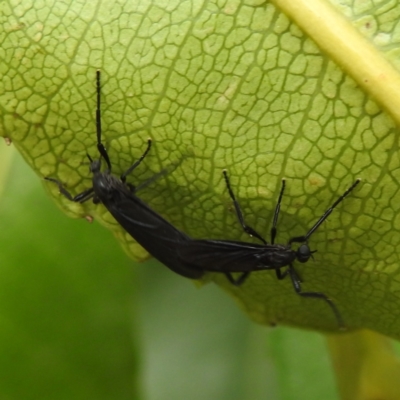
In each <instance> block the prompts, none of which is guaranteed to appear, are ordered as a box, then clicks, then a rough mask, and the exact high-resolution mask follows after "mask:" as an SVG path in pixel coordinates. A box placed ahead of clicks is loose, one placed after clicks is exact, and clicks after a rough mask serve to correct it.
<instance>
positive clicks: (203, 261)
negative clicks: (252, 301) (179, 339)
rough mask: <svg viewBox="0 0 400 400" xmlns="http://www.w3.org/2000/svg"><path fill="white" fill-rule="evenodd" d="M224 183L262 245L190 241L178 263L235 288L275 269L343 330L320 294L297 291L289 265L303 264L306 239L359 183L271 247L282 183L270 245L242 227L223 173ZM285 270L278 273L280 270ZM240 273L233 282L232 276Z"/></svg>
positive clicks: (295, 276)
mask: <svg viewBox="0 0 400 400" xmlns="http://www.w3.org/2000/svg"><path fill="white" fill-rule="evenodd" d="M223 173H224V178H225V182H226V185H227V188H228V191H229V195H230V197H231V199H232V201H233V204H234V206H235V210H236V214H237V217H238V219H239V222H240V224H241V226H242V228H243V230H244V231H245V232H246V233H248V234H249V235H250V236H254V237H255V238H257V239H258V240H260V241H261V242H262V244H253V243H247V242H240V241H234V240H191V241H187V242H185V243H182V244H181V246H179V248H178V252H179V255H180V257H181V258H182V260H184V261H185V263H186V264H187V265H188V266H190V268H198V269H199V270H202V271H210V272H222V273H224V274H225V275H226V277H227V278H228V280H229V281H230V282H231V283H232V284H234V285H236V286H239V285H241V284H242V283H243V282H244V281H245V280H246V278H247V277H248V276H249V274H250V273H252V272H255V271H263V270H271V269H272V270H275V273H276V276H277V278H278V279H283V278H285V277H286V276H287V275H289V277H290V279H291V281H292V284H293V287H294V290H295V292H296V293H297V294H299V295H300V296H303V297H314V298H319V299H322V300H324V301H325V302H326V303H328V304H329V306H330V307H331V309H332V311H333V312H334V314H335V316H336V319H337V321H338V324H339V326H340V327H344V324H343V320H342V317H341V315H340V313H339V310H338V309H337V308H336V306H335V304H334V303H333V302H332V300H331V299H329V298H328V297H327V296H326V295H325V294H324V293H320V292H303V291H302V288H301V279H300V278H299V276H298V274H297V273H296V270H295V269H294V267H293V262H294V261H298V262H300V263H305V262H307V261H308V260H309V259H310V257H312V254H313V253H314V252H315V251H311V250H310V247H309V246H308V239H309V238H310V236H311V235H312V234H313V233H314V232H315V231H316V230H317V229H318V227H319V226H320V225H321V224H322V223H323V222H324V221H325V220H326V219H327V218H328V216H329V215H330V214H331V213H332V211H333V210H334V209H335V208H336V206H337V205H338V204H339V203H341V202H342V201H343V199H344V198H345V197H346V196H347V195H348V194H349V193H350V192H351V191H352V190H353V189H354V188H355V187H356V186H357V185H358V184H359V183H360V180H359V179H357V180H356V181H355V182H354V183H353V185H352V186H351V187H350V188H349V189H347V190H346V191H345V192H344V193H343V194H342V195H341V196H340V197H339V198H338V199H337V200H336V201H335V202H334V203H333V205H332V206H331V207H330V208H328V209H327V210H326V211H325V213H324V214H323V215H322V217H321V218H319V220H318V221H317V222H316V223H315V224H314V226H313V227H312V228H311V229H310V230H309V231H308V232H307V233H306V234H305V235H304V236H296V237H292V238H291V239H290V240H289V243H288V244H286V245H285V244H275V237H276V232H277V230H276V225H277V222H278V216H279V211H280V207H281V201H282V197H283V193H284V190H285V181H284V180H283V181H282V188H281V191H280V194H279V198H278V202H277V205H276V208H275V212H274V218H273V222H272V228H271V243H270V244H269V243H267V242H266V241H265V240H264V238H263V237H262V236H261V235H260V234H259V233H257V232H256V231H255V230H254V229H253V228H251V227H250V226H248V225H246V223H245V221H244V217H243V213H242V210H241V209H240V206H239V203H238V201H237V200H236V197H235V195H234V193H233V191H232V188H231V185H230V182H229V178H228V174H227V172H226V171H223ZM293 243H301V245H300V246H299V247H298V248H297V249H296V250H294V249H292V244H293ZM284 267H286V270H284V271H283V272H282V270H281V269H282V268H284ZM235 272H242V274H241V275H240V276H239V277H238V278H237V279H235V278H234V277H233V276H232V273H235Z"/></svg>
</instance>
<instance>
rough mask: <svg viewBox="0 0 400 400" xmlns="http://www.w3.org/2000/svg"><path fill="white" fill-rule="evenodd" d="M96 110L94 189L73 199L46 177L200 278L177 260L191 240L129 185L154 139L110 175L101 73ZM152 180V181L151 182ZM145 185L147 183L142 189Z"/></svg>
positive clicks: (185, 272)
mask: <svg viewBox="0 0 400 400" xmlns="http://www.w3.org/2000/svg"><path fill="white" fill-rule="evenodd" d="M96 87H97V109H96V131H97V149H98V151H99V153H100V158H99V159H98V160H92V158H91V157H90V156H89V155H88V158H89V160H90V171H91V172H92V174H93V178H92V184H93V186H92V187H91V188H89V189H87V190H85V191H83V192H82V193H79V194H77V195H76V196H72V195H71V194H70V193H69V192H68V191H67V190H66V189H65V187H64V186H63V184H62V183H61V182H60V181H58V180H57V179H54V178H45V179H46V180H48V181H51V182H54V183H56V184H57V185H58V187H59V190H60V193H61V194H63V195H64V196H65V197H67V198H68V199H69V200H71V201H74V202H77V203H83V202H85V201H87V200H89V199H91V198H92V199H93V202H94V203H96V204H97V203H102V204H103V205H104V206H105V207H106V208H107V210H108V211H109V212H110V213H111V215H112V216H113V217H114V218H115V219H116V221H117V222H118V223H119V224H120V225H121V226H122V227H123V228H124V229H125V231H126V232H128V233H129V235H131V236H132V237H133V238H134V239H135V240H136V241H137V242H138V243H139V244H140V245H141V246H142V247H143V248H144V249H146V250H147V251H148V252H149V253H150V254H151V255H152V256H153V257H154V258H156V259H157V260H158V261H160V262H161V263H163V264H164V265H166V266H167V267H168V268H169V269H171V270H172V271H174V272H176V273H177V274H179V275H182V276H184V277H186V278H191V279H198V278H200V277H201V276H202V275H203V271H201V270H200V269H192V268H189V267H188V266H187V265H186V264H184V263H183V262H182V261H181V260H180V258H178V257H177V251H176V248H177V246H178V245H180V244H181V243H182V242H186V241H188V240H190V238H189V237H188V236H187V235H185V234H184V233H183V232H181V231H179V230H178V229H176V228H175V227H174V226H173V225H172V224H170V223H169V222H168V221H166V220H165V219H164V218H163V217H161V215H159V214H158V213H156V212H155V211H154V210H152V209H151V208H150V207H149V206H148V205H147V204H146V203H145V202H143V201H142V200H141V199H140V198H139V197H137V196H136V195H135V193H136V192H137V190H138V188H135V187H134V186H132V185H131V184H129V183H126V178H127V176H128V175H129V174H130V173H132V172H133V171H134V170H135V169H136V168H137V167H138V166H139V165H140V163H141V162H142V161H143V159H144V158H145V157H146V155H147V153H148V152H149V150H150V148H151V140H150V139H149V140H148V142H147V148H146V150H145V152H144V153H143V155H142V156H141V157H140V158H139V159H138V160H137V161H136V162H135V163H133V164H132V165H131V166H130V167H129V168H128V169H127V170H126V171H125V172H124V173H123V174H122V175H121V176H120V177H117V176H115V175H113V174H112V173H111V162H110V159H109V157H108V153H107V151H106V148H105V147H104V145H103V144H102V142H101V114H100V71H97V75H96ZM102 159H104V161H105V163H106V164H107V168H106V169H105V170H104V172H102V171H101V160H102ZM151 181H153V179H152V178H150V180H149V182H151ZM143 186H146V182H145V183H144V184H142V185H141V186H140V187H143Z"/></svg>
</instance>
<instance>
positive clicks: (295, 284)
mask: <svg viewBox="0 0 400 400" xmlns="http://www.w3.org/2000/svg"><path fill="white" fill-rule="evenodd" d="M287 272H288V273H289V276H290V279H291V280H292V284H293V288H294V290H295V291H296V293H297V294H298V295H300V296H303V297H312V298H315V299H321V300H324V301H325V302H326V303H328V305H329V307H330V308H331V309H332V311H333V313H334V314H335V317H336V320H337V322H338V325H339V328H340V329H345V325H344V322H343V319H342V316H341V315H340V312H339V310H338V309H337V307H336V306H335V304H334V303H333V301H332V300H331V299H329V298H328V297H327V296H326V295H325V294H324V293H319V292H302V291H301V285H300V281H299V280H298V276H297V273H296V271H295V270H294V268H293V266H292V265H289V266H288V269H287Z"/></svg>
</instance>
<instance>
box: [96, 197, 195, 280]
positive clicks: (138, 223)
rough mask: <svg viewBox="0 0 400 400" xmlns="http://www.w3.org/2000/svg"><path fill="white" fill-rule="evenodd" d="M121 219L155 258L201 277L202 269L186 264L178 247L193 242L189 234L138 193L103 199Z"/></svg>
mask: <svg viewBox="0 0 400 400" xmlns="http://www.w3.org/2000/svg"><path fill="white" fill-rule="evenodd" d="M103 204H104V205H105V206H106V207H107V209H108V211H109V212H110V213H111V214H112V216H113V217H114V218H115V219H116V220H117V222H118V223H119V224H120V225H121V226H122V227H123V228H124V229H125V230H126V231H127V232H128V233H129V234H130V235H131V236H132V237H133V239H135V240H136V241H137V242H138V243H139V244H140V245H141V246H142V247H143V248H144V249H146V250H147V251H148V252H149V253H150V254H151V255H152V256H153V257H154V258H156V259H157V260H158V261H160V262H162V263H163V264H164V265H165V266H167V267H168V268H169V269H171V270H172V271H174V272H176V273H177V274H179V275H182V276H184V277H186V278H191V279H199V278H200V277H201V276H202V275H203V271H202V270H201V269H195V268H191V267H189V266H188V265H186V264H185V263H184V262H183V261H182V260H181V259H180V258H179V257H178V254H177V248H178V247H179V246H180V245H181V244H182V243H185V242H188V241H190V240H191V239H190V238H189V236H187V235H186V234H184V233H183V232H181V231H180V230H178V229H176V228H175V227H174V226H173V225H172V224H170V223H169V222H168V221H167V220H165V219H164V218H163V217H162V216H161V215H159V214H158V213H156V212H155V211H154V210H152V209H151V208H150V207H149V206H148V205H147V204H146V203H145V202H143V201H142V200H141V199H139V198H138V197H137V196H135V195H134V194H131V193H129V194H127V193H121V192H119V193H118V196H114V197H113V200H112V201H110V202H107V201H103Z"/></svg>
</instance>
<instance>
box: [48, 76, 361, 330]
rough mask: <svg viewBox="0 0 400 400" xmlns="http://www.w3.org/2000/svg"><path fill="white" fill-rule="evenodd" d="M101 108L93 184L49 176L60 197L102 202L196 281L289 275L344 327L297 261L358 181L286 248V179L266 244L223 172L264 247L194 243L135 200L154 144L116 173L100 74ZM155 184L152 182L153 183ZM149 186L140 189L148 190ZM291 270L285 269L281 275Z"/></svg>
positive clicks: (246, 228) (225, 242)
mask: <svg viewBox="0 0 400 400" xmlns="http://www.w3.org/2000/svg"><path fill="white" fill-rule="evenodd" d="M96 87H97V109H96V131H97V149H98V151H99V154H100V158H99V159H98V160H92V158H91V157H90V156H89V155H88V158H89V160H90V171H91V172H92V174H93V177H92V184H93V186H92V187H91V188H89V189H87V190H85V191H83V192H82V193H80V194H78V195H76V196H75V197H74V196H72V195H71V194H70V193H69V192H68V191H67V190H66V188H65V187H64V186H63V184H62V183H61V182H60V181H58V180H57V179H54V178H45V179H47V180H49V181H52V182H54V183H56V184H57V185H58V187H59V190H60V192H61V194H63V195H64V196H65V197H67V198H68V199H69V200H71V201H74V202H78V203H83V202H85V201H87V200H89V199H90V198H92V199H93V202H94V203H102V204H103V205H104V206H105V207H106V208H107V210H108V211H109V212H110V213H111V214H112V216H113V217H114V218H115V219H116V221H117V222H118V223H119V224H120V225H121V226H122V227H123V228H124V229H125V231H126V232H128V233H129V234H130V235H131V236H132V237H133V238H134V239H135V240H136V241H137V242H138V243H139V244H140V245H141V246H142V247H143V248H145V249H146V250H147V251H148V252H149V253H150V254H151V255H152V256H153V257H155V258H156V259H157V260H159V261H160V262H161V263H163V264H164V265H166V266H167V267H168V268H170V269H171V270H172V271H174V272H176V273H177V274H179V275H182V276H184V277H187V278H191V279H199V278H201V277H202V276H203V274H204V272H205V271H212V272H221V273H224V274H225V275H226V276H227V278H228V279H229V281H230V282H231V283H232V284H234V285H236V286H239V285H241V284H242V283H243V282H244V281H245V280H246V278H247V277H248V275H249V274H250V273H251V272H254V271H260V270H270V269H273V270H275V272H276V276H277V278H278V279H283V278H284V277H285V276H287V275H289V277H290V278H291V281H292V284H293V287H294V290H295V292H296V293H297V294H299V295H300V296H303V297H313V298H319V299H322V300H324V301H325V302H327V303H328V304H329V306H330V307H331V309H332V310H333V312H334V314H335V316H336V319H337V321H338V324H339V326H341V327H343V321H342V318H341V315H340V313H339V311H338V309H337V308H336V306H335V305H334V303H333V302H332V300H330V299H329V298H328V297H327V296H326V295H325V294H323V293H320V292H303V291H302V289H301V280H300V279H299V276H298V275H297V273H296V271H295V269H294V267H293V262H294V261H299V262H301V263H304V262H306V261H308V260H309V258H310V257H311V255H312V253H313V251H311V250H310V248H309V246H308V244H307V242H308V239H309V238H310V236H311V235H312V234H313V233H314V232H315V231H316V230H317V228H318V227H319V226H320V225H321V224H322V223H323V222H324V221H325V219H326V218H327V217H328V216H329V215H330V214H331V213H332V211H333V210H334V208H335V207H336V206H337V205H338V204H339V203H341V202H342V201H343V199H344V198H345V197H346V196H347V195H348V194H349V193H350V192H351V191H352V190H353V189H354V188H355V187H356V186H357V185H358V183H359V180H357V181H355V182H354V184H353V185H352V186H351V187H350V188H349V189H348V190H346V191H345V192H344V193H343V195H342V196H340V197H339V198H338V199H337V200H336V202H334V204H333V205H332V206H331V207H330V208H329V209H328V210H327V211H326V212H325V213H324V214H323V216H322V217H321V218H320V219H319V220H318V221H317V222H316V223H315V224H314V226H313V227H312V228H311V229H310V230H309V231H308V232H307V233H306V234H305V235H304V236H298V237H293V238H291V239H290V240H289V243H288V244H287V245H282V244H275V236H276V231H277V229H276V225H277V221H278V216H279V210H280V206H281V201H282V197H283V193H284V189H285V181H283V182H282V189H281V192H280V195H279V199H278V202H277V205H276V208H275V213H274V219H273V223H272V228H271V243H269V244H268V243H267V242H266V241H265V240H264V239H263V238H262V236H261V235H260V234H258V233H257V232H256V231H255V230H254V229H253V228H251V227H249V226H248V225H246V224H245V222H244V217H243V214H242V211H241V209H240V206H239V203H238V201H237V200H236V198H235V196H234V194H233V191H232V189H231V186H230V183H229V179H228V175H227V173H226V171H224V178H225V182H226V185H227V188H228V191H229V194H230V197H231V199H232V201H233V203H234V206H235V210H236V214H237V216H238V219H239V221H240V224H241V225H242V228H243V229H244V231H245V232H247V233H248V234H249V235H251V236H253V237H255V238H257V239H258V240H260V241H261V242H262V244H252V243H247V242H240V241H232V240H195V239H192V238H190V237H189V236H188V235H186V234H185V233H183V232H181V231H180V230H178V229H177V228H175V227H174V226H173V225H172V224H170V223H169V222H168V221H166V220H165V219H164V218H163V217H161V216H160V215H159V214H158V213H156V212H155V211H154V210H152V209H151V208H150V207H149V206H148V205H147V204H146V203H144V202H143V201H142V200H141V199H140V198H139V197H137V196H136V192H137V188H135V187H134V186H133V185H131V184H128V183H126V179H127V176H128V175H129V174H130V173H132V172H133V171H134V170H135V169H136V168H137V167H138V166H139V165H140V163H141V162H142V161H143V159H144V158H145V156H146V155H147V153H148V152H149V150H150V147H151V140H150V139H149V140H148V145H147V149H146V150H145V152H144V153H143V155H142V156H141V157H140V158H139V159H138V160H137V161H136V162H135V163H133V164H132V166H131V167H129V168H128V169H127V171H125V172H124V173H123V174H122V175H121V176H120V177H117V176H115V175H113V174H112V173H111V162H110V159H109V157H108V153H107V151H106V148H105V147H104V145H103V144H102V142H101V133H102V132H101V115H100V71H97V75H96ZM102 159H104V161H105V163H106V165H107V168H106V169H105V171H104V172H102V171H101V164H102V163H101V161H102ZM150 181H152V179H150ZM145 185H146V183H144V184H143V185H141V186H145ZM293 243H302V244H301V245H300V246H299V248H298V249H297V250H293V249H292V244H293ZM284 267H286V270H285V271H283V272H282V271H281V269H282V268H284ZM235 272H239V273H240V272H241V273H242V274H241V275H240V276H239V278H237V279H234V278H233V276H232V275H231V273H235Z"/></svg>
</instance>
